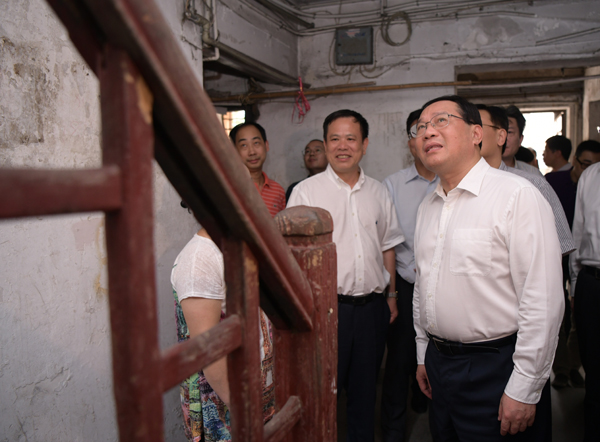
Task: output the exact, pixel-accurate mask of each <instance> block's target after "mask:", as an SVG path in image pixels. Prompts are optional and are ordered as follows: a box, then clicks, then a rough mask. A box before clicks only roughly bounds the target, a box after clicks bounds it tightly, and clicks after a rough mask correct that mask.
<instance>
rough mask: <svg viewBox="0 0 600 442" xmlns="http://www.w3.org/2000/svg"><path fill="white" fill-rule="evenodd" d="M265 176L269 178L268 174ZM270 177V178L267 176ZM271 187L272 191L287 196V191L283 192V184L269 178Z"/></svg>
mask: <svg viewBox="0 0 600 442" xmlns="http://www.w3.org/2000/svg"><path fill="white" fill-rule="evenodd" d="M265 176H267V174H265ZM267 177H268V176H267ZM269 187H271V189H272V190H274V191H276V192H280V191H281V192H283V193H284V194H285V190H283V187H282V186H281V184H279V183H278V182H277V181H275V180H274V179H272V178H269Z"/></svg>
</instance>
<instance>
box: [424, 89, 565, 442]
mask: <svg viewBox="0 0 600 442" xmlns="http://www.w3.org/2000/svg"><path fill="white" fill-rule="evenodd" d="M416 137H417V138H416V140H417V147H416V150H417V155H418V156H419V157H420V159H421V161H422V162H423V164H424V165H425V167H427V168H428V169H430V170H432V171H433V172H435V173H436V174H437V175H438V177H439V178H440V183H439V185H438V186H437V188H436V190H435V191H434V192H433V193H431V194H430V195H428V196H427V197H426V198H425V200H424V201H423V203H422V205H421V206H420V208H419V213H418V216H417V228H416V231H415V259H416V268H417V279H416V283H415V292H414V302H413V309H414V311H413V314H414V321H415V329H416V332H417V363H418V364H419V365H418V368H417V379H418V381H419V385H420V387H421V390H422V391H423V392H424V393H425V394H426V395H427V396H428V397H430V398H432V405H431V423H432V433H433V436H434V440H439V441H450V440H452V441H454V440H465V441H467V440H468V441H501V440H505V438H504V436H505V435H506V434H512V435H516V436H514V437H513V438H512V439H513V440H526V441H549V440H551V430H552V426H551V407H550V385H549V382H548V378H549V375H550V369H551V364H552V359H553V357H554V351H555V349H556V342H557V337H558V328H559V325H560V320H561V319H562V313H563V309H564V305H563V304H564V303H563V295H562V290H561V271H560V270H561V252H560V244H559V241H558V236H557V233H556V228H555V225H554V222H553V221H554V217H553V214H552V210H551V208H550V206H549V205H548V203H547V202H546V200H545V199H544V198H543V196H542V195H541V194H540V192H539V191H538V190H537V189H536V188H535V187H534V186H532V184H531V183H530V182H529V181H527V180H525V179H523V178H521V177H518V176H515V175H514V174H509V173H507V172H504V171H501V170H497V169H494V168H492V167H490V166H489V165H488V164H487V163H486V161H485V160H484V159H483V158H482V157H481V152H480V147H481V142H482V138H483V129H482V122H481V117H480V115H479V111H478V110H477V107H475V106H474V105H473V104H471V103H469V102H468V101H466V100H465V99H463V98H461V97H458V96H445V97H440V98H437V99H434V100H432V101H430V102H428V103H426V104H425V105H424V106H423V113H422V114H421V117H420V118H419V121H418V123H417V131H416Z"/></svg>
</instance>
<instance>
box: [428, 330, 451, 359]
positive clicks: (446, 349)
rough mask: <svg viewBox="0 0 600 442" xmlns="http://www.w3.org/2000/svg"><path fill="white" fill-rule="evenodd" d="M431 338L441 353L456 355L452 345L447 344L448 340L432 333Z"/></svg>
mask: <svg viewBox="0 0 600 442" xmlns="http://www.w3.org/2000/svg"><path fill="white" fill-rule="evenodd" d="M429 339H431V341H432V342H433V345H435V348H436V349H437V351H439V352H440V353H443V354H445V355H454V351H453V349H452V345H449V344H447V343H446V342H444V341H442V340H441V339H439V338H438V337H437V336H433V335H431V336H430V338H429Z"/></svg>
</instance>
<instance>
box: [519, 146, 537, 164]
mask: <svg viewBox="0 0 600 442" xmlns="http://www.w3.org/2000/svg"><path fill="white" fill-rule="evenodd" d="M515 160H519V161H523V162H524V163H531V162H532V161H533V160H535V156H534V155H533V152H532V151H530V150H529V149H527V148H526V147H523V146H520V147H519V150H517V153H516V154H515Z"/></svg>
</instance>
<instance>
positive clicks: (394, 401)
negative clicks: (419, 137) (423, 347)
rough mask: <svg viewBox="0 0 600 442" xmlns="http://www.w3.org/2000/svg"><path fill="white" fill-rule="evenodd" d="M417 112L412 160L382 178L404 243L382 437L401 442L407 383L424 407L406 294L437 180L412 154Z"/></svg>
mask: <svg viewBox="0 0 600 442" xmlns="http://www.w3.org/2000/svg"><path fill="white" fill-rule="evenodd" d="M420 116H421V109H419V110H416V111H413V112H411V113H410V115H409V116H408V118H407V120H406V133H407V135H408V148H409V150H410V153H411V154H412V156H413V158H414V160H415V162H414V163H413V164H412V165H411V166H410V167H407V168H406V169H402V170H399V171H398V172H396V173H394V174H392V175H390V176H389V177H387V178H386V179H385V180H383V184H384V185H385V186H386V187H387V188H388V190H389V192H390V195H391V197H392V201H393V202H394V207H395V208H396V215H397V217H398V223H399V224H400V228H401V229H402V233H404V242H403V243H402V244H398V245H397V246H396V250H395V251H396V289H395V290H396V292H397V295H398V298H397V306H398V319H396V321H394V323H393V324H391V325H390V328H389V330H388V333H387V340H386V344H387V356H386V358H385V376H384V377H383V386H382V391H381V436H382V440H383V442H402V441H404V437H405V433H406V416H407V412H406V408H407V401H408V392H409V386H410V387H412V388H411V390H412V401H411V404H412V408H413V410H414V411H417V412H419V413H424V412H425V411H427V398H426V397H425V395H423V393H422V392H421V390H420V389H419V385H418V384H417V382H416V380H415V371H416V368H417V360H416V352H417V347H416V344H415V327H414V325H413V317H412V299H413V289H414V285H415V276H416V272H415V252H414V246H413V238H414V235H415V224H416V222H417V210H418V209H419V205H420V204H421V201H423V198H425V196H426V195H428V194H430V193H431V192H433V190H434V189H435V188H436V186H437V184H438V182H439V179H438V178H437V176H435V173H433V172H432V171H430V170H428V169H426V168H425V166H423V163H421V160H420V159H419V157H418V156H417V155H416V151H415V149H416V144H415V141H416V139H415V138H414V137H413V136H412V135H411V132H414V129H415V127H416V126H417V120H418V119H419V117H420Z"/></svg>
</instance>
